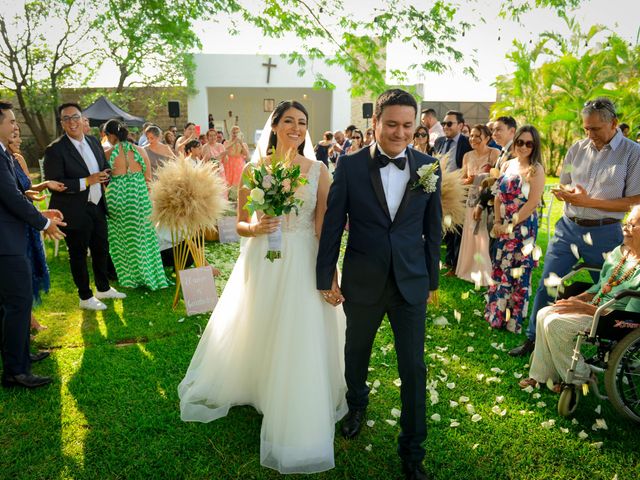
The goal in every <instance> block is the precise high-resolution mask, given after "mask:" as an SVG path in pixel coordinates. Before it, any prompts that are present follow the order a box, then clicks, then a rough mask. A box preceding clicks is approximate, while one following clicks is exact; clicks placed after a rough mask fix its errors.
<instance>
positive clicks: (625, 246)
mask: <svg viewBox="0 0 640 480" xmlns="http://www.w3.org/2000/svg"><path fill="white" fill-rule="evenodd" d="M622 233H623V243H622V245H621V246H619V247H616V249H615V250H613V251H612V252H611V253H610V254H609V255H608V256H607V258H606V260H605V262H604V265H603V266H602V271H601V272H600V280H599V281H598V283H597V284H595V285H593V287H591V288H590V289H589V290H587V291H586V292H584V293H582V294H580V295H577V296H575V297H571V298H567V299H565V300H558V301H557V302H556V303H555V304H554V305H552V306H550V307H545V308H543V309H541V310H540V311H539V312H538V317H537V319H538V322H537V324H536V325H537V330H536V347H535V350H534V351H533V359H532V361H531V368H530V370H529V378H526V379H524V380H521V381H520V387H521V388H526V387H528V386H530V385H531V386H536V384H538V383H543V384H544V383H546V382H547V381H548V380H549V379H551V381H553V383H554V384H558V383H559V381H560V380H562V381H566V378H567V369H568V368H569V366H570V365H571V355H572V353H573V349H574V346H575V337H576V335H577V334H578V332H581V331H584V330H586V329H588V328H590V327H591V323H592V321H593V315H594V314H595V312H596V309H597V308H598V306H599V305H602V304H604V303H606V302H608V301H609V300H612V299H613V298H614V297H615V296H616V294H617V293H618V292H620V291H622V290H627V289H629V290H635V291H638V289H639V288H640V206H636V207H635V208H634V209H633V210H632V211H631V213H630V214H629V217H628V218H627V222H626V223H625V224H624V227H623V229H622ZM612 308H613V309H614V310H626V311H628V312H640V300H638V299H636V298H632V297H626V298H622V299H620V300H618V301H617V302H616V303H615V304H614V305H613V307H612ZM589 373H590V370H589V366H588V365H587V364H586V363H585V362H584V359H583V358H582V356H581V357H580V359H579V361H578V365H577V366H576V370H575V379H576V383H577V382H579V381H580V379H584V378H589ZM558 390H559V389H558Z"/></svg>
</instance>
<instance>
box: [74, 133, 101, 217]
mask: <svg viewBox="0 0 640 480" xmlns="http://www.w3.org/2000/svg"><path fill="white" fill-rule="evenodd" d="M67 137H68V138H69V140H71V143H73V146H74V147H76V150H78V153H79V154H80V156H81V157H82V159H83V160H84V163H85V165H86V166H87V168H88V169H89V173H90V174H91V175H93V174H94V173H98V172H99V171H100V166H99V164H98V160H97V159H96V156H95V155H94V154H93V150H91V146H90V145H89V142H87V139H86V138H85V137H84V136H83V137H82V140H76V139H75V138H71V137H69V136H68V135H67ZM86 189H87V181H86V179H84V178H81V179H80V191H81V192H82V191H84V190H86ZM101 197H102V188H101V186H100V184H99V183H94V184H93V185H91V186H90V187H89V201H90V202H91V203H94V204H95V205H97V204H98V202H99V201H100V198H101Z"/></svg>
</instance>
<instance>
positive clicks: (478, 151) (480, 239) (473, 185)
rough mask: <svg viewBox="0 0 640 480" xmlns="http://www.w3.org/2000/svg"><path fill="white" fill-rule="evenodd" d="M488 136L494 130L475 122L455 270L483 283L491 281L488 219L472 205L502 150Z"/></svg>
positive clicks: (467, 160)
mask: <svg viewBox="0 0 640 480" xmlns="http://www.w3.org/2000/svg"><path fill="white" fill-rule="evenodd" d="M489 140H491V131H490V130H489V129H488V128H487V127H486V126H485V125H482V124H478V125H474V127H473V128H472V129H471V133H470V134H469V143H470V144H471V148H472V149H473V150H471V151H470V152H468V153H466V154H465V156H464V157H463V158H462V182H463V183H464V184H466V185H469V186H470V187H469V197H468V199H467V212H466V215H465V218H464V225H463V228H462V242H461V243H460V253H459V254H458V264H457V265H456V273H455V274H456V276H457V277H458V278H461V279H462V280H467V281H469V282H474V283H475V284H477V285H480V286H486V285H488V284H489V280H490V279H491V258H490V257H489V233H488V232H487V225H486V222H483V221H482V220H481V221H480V222H476V221H475V220H474V219H473V209H474V207H475V206H476V204H477V203H478V197H479V195H480V188H481V187H480V182H481V181H482V179H483V178H484V177H486V174H488V173H489V170H490V169H491V167H493V166H494V165H495V163H496V160H497V158H498V155H499V153H500V152H499V151H498V150H496V149H495V148H490V147H489V145H488V143H489Z"/></svg>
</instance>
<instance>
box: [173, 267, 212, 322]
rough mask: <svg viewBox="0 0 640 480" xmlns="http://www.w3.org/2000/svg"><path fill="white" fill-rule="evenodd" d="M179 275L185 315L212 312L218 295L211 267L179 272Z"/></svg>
mask: <svg viewBox="0 0 640 480" xmlns="http://www.w3.org/2000/svg"><path fill="white" fill-rule="evenodd" d="M179 275H180V284H181V287H182V297H183V298H184V304H185V306H186V307H187V315H196V314H198V313H205V312H211V311H213V309H214V308H215V306H216V304H217V303H218V293H217V292H216V283H215V280H214V278H213V270H212V269H211V267H210V266H206V267H199V268H189V269H188V270H180V272H179Z"/></svg>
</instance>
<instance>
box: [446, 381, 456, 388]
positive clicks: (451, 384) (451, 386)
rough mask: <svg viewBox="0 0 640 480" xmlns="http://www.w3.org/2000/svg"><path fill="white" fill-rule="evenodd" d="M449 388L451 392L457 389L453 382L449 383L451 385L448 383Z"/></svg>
mask: <svg viewBox="0 0 640 480" xmlns="http://www.w3.org/2000/svg"><path fill="white" fill-rule="evenodd" d="M447 388H448V389H449V390H453V389H454V388H456V384H455V383H453V382H449V383H447Z"/></svg>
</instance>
